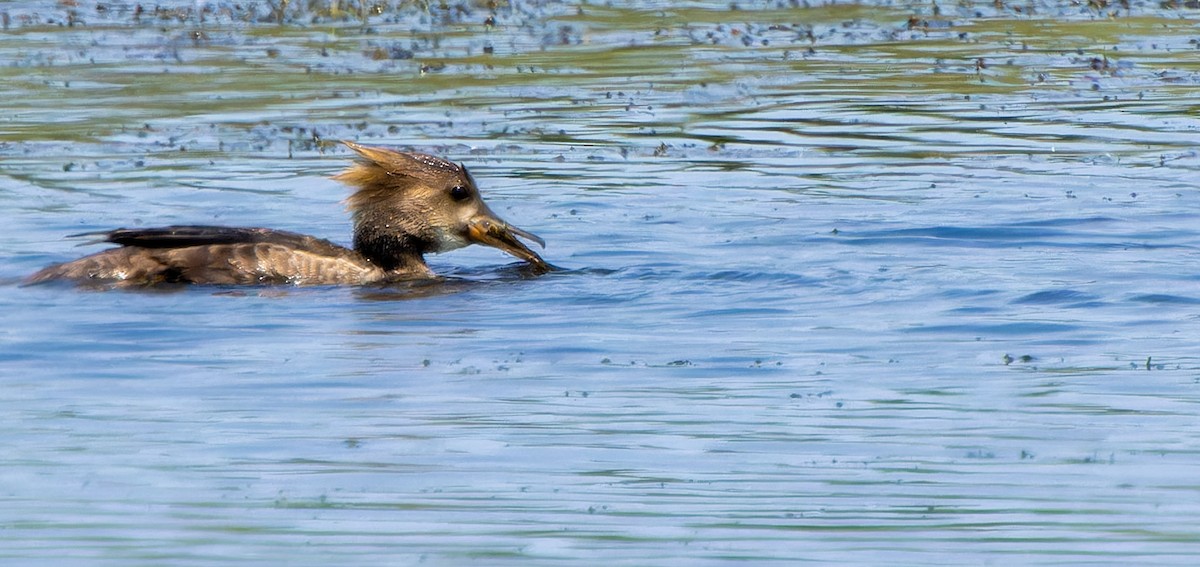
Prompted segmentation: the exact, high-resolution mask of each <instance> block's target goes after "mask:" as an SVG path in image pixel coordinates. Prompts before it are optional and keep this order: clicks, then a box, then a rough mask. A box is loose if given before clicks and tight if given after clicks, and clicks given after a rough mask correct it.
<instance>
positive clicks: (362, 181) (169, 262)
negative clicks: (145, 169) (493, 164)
mask: <svg viewBox="0 0 1200 567" xmlns="http://www.w3.org/2000/svg"><path fill="white" fill-rule="evenodd" d="M343 143H344V144H346V146H347V147H349V148H350V149H352V150H354V151H355V152H356V153H357V154H358V156H359V160H358V161H357V163H355V164H354V165H352V166H351V167H350V168H348V169H346V170H345V171H343V172H342V173H340V174H338V175H336V176H335V177H334V179H337V180H339V181H342V182H344V183H346V184H347V185H350V186H352V187H354V188H355V189H356V190H355V192H354V193H353V194H352V195H350V197H349V198H348V199H347V200H346V203H347V208H349V210H350V212H351V215H352V218H353V223H354V248H353V249H349V248H345V247H343V246H339V245H337V244H334V243H332V242H329V241H328V240H323V239H320V238H316V237H313V236H306V235H303V234H297V233H294V232H286V231H282V230H271V229H267V228H237V227H221V226H168V227H162V228H148V229H124V228H122V229H117V230H113V231H109V232H101V233H95V235H96V236H99V237H100V238H99V240H98V241H99V242H109V243H113V244H119V245H120V247H119V248H111V249H108V250H104V251H102V252H97V253H95V254H92V255H90V256H85V257H83V258H80V259H78V260H74V261H71V262H67V263H64V264H57V265H54V266H50V267H47V268H45V269H43V270H41V271H39V272H37V273H35V274H33V275H32V276H30V277H29V278H28V279H27V280H26V283H28V284H34V283H41V282H46V281H52V280H75V281H81V282H83V281H90V282H103V283H112V284H115V285H121V286H134V285H153V284H158V283H193V284H224V285H248V284H293V285H361V284H371V283H383V282H389V281H399V280H404V279H413V278H428V277H433V272H431V271H430V270H429V267H428V266H426V265H425V259H424V255H425V254H427V253H431V252H446V251H449V250H454V249H456V248H461V247H463V246H467V245H469V244H484V245H487V246H493V247H495V248H499V249H500V250H503V251H505V252H508V253H509V254H512V255H513V256H516V257H518V258H521V259H522V260H525V261H526V262H529V264H531V265H532V267H533V268H534V270H536V271H538V272H547V271H550V270H552V269H554V268H553V266H551V265H549V264H547V263H546V262H545V261H544V260H542V258H541V257H540V256H538V255H537V253H535V252H534V251H532V250H530V249H529V248H528V247H527V246H525V245H524V244H523V243H521V241H519V240H517V238H516V237H517V236H521V237H523V238H526V239H528V240H532V241H534V242H537V243H538V244H541V245H543V246H545V243H544V242H542V239H540V238H538V237H537V236H535V235H533V234H531V233H528V232H525V231H523V230H521V229H519V228H516V227H514V226H511V225H509V224H508V223H506V222H504V221H503V220H501V219H500V218H499V217H498V216H496V214H495V213H493V212H492V211H491V210H490V209H488V206H487V204H485V203H484V202H483V199H482V198H481V197H480V195H479V189H478V187H476V186H475V180H474V179H472V178H471V174H470V173H469V172H468V171H467V170H466V168H464V167H463V166H462V165H458V164H454V163H451V162H449V161H446V160H444V159H441V158H438V157H434V156H431V155H426V154H418V153H407V152H401V151H397V150H393V149H389V148H381V147H369V146H362V145H359V144H356V143H353V142H343ZM76 236H85V235H76Z"/></svg>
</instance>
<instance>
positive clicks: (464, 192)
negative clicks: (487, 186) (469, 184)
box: [450, 185, 471, 201]
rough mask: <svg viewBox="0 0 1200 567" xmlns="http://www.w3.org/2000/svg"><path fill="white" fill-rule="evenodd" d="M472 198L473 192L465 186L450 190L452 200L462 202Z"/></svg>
mask: <svg viewBox="0 0 1200 567" xmlns="http://www.w3.org/2000/svg"><path fill="white" fill-rule="evenodd" d="M470 196H471V190H470V189H467V188H466V187H465V186H463V185H455V186H454V187H451V188H450V198H451V199H454V200H455V201H462V200H464V199H466V198H467V197H470Z"/></svg>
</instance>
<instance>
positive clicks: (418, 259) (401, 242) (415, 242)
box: [354, 226, 430, 272]
mask: <svg viewBox="0 0 1200 567" xmlns="http://www.w3.org/2000/svg"><path fill="white" fill-rule="evenodd" d="M429 249H430V243H428V242H426V241H425V240H424V239H421V238H419V237H416V236H413V235H411V234H405V233H402V232H385V231H380V230H373V229H371V228H370V227H363V226H359V227H356V229H355V231H354V250H355V251H356V252H358V253H359V254H362V256H363V257H364V258H366V259H367V260H368V261H370V262H371V263H372V264H375V265H376V266H379V267H380V268H381V269H382V270H384V271H385V272H408V271H420V272H426V271H428V270H429V268H427V267H426V266H425V258H424V254H425V251H427V250H429Z"/></svg>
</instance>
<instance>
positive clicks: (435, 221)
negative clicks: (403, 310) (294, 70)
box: [334, 142, 553, 271]
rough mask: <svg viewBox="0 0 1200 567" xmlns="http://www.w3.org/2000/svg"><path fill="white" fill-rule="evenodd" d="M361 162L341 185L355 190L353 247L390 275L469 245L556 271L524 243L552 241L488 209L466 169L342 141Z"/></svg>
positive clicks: (342, 175)
mask: <svg viewBox="0 0 1200 567" xmlns="http://www.w3.org/2000/svg"><path fill="white" fill-rule="evenodd" d="M342 143H343V144H345V145H346V147H348V148H350V149H351V150H354V152H355V153H357V154H358V156H359V160H358V161H357V162H356V163H355V164H354V165H353V166H351V167H350V168H349V169H347V170H346V171H343V172H342V173H340V174H338V175H336V176H334V179H336V180H338V181H341V182H343V183H346V184H347V185H350V186H352V187H354V188H355V192H354V193H353V194H352V195H350V197H349V198H348V199H347V200H346V203H347V206H348V208H349V209H350V212H351V214H352V215H353V220H354V248H355V250H358V251H359V253H361V254H363V256H365V257H367V258H368V259H370V260H371V261H372V262H374V263H375V264H376V265H378V266H379V267H381V268H383V269H385V270H395V269H401V268H403V267H404V266H405V265H407V264H410V263H412V262H414V261H415V262H417V263H418V264H419V265H422V266H423V265H424V261H423V260H422V259H421V256H422V255H423V254H426V253H431V252H448V251H450V250H454V249H457V248H462V247H464V246H467V245H469V244H483V245H486V246H491V247H494V248H499V249H500V250H503V251H505V252H507V253H509V254H512V255H513V256H516V257H517V258H520V259H522V260H525V261H526V262H529V263H530V264H531V265H533V266H534V267H535V268H537V269H538V270H541V271H550V270H552V269H553V267H552V266H550V265H549V264H547V263H546V261H545V260H542V258H541V256H538V255H537V253H536V252H534V251H533V250H530V249H529V247H528V246H526V245H525V244H524V243H523V242H521V241H520V240H518V239H517V237H518V236H519V237H521V238H525V239H527V240H530V241H532V242H536V243H537V244H538V245H540V246H542V247H543V248H544V247H545V246H546V243H545V242H544V241H543V240H542V239H541V238H538V237H537V236H536V235H534V234H533V233H530V232H527V231H524V230H521V229H519V228H517V227H515V226H512V225H510V224H508V223H507V222H505V221H504V220H503V219H501V218H500V217H499V216H497V215H496V213H494V212H492V210H491V209H489V208H488V206H487V203H484V202H483V198H482V197H481V196H480V195H479V188H478V187H477V186H476V185H475V180H474V179H473V178H472V177H471V174H470V172H468V171H467V169H466V168H465V167H463V166H462V165H460V164H455V163H452V162H449V161H446V160H444V159H442V158H439V157H435V156H431V155H427V154H419V153H409V152H401V151H398V150H393V149H390V148H382V147H372V146H363V145H360V144H356V143H354V142H342Z"/></svg>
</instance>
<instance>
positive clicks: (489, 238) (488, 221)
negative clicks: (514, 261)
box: [467, 218, 554, 272]
mask: <svg viewBox="0 0 1200 567" xmlns="http://www.w3.org/2000/svg"><path fill="white" fill-rule="evenodd" d="M518 236H520V237H521V238H524V239H526V240H529V241H532V242H536V243H538V245H539V246H541V247H543V248H545V247H546V241H544V240H542V239H541V238H540V237H538V236H537V235H536V234H533V233H532V232H528V231H524V230H521V229H519V228H517V227H515V226H509V224H508V223H506V222H504V221H502V220H499V219H495V218H481V219H476V220H473V221H471V222H470V224H468V225H467V238H468V239H469V240H470V241H471V242H474V243H476V244H483V245H484V246H491V247H492V248H499V249H500V250H503V251H505V252H507V253H509V254H512V255H513V256H516V257H517V258H520V259H522V260H525V261H526V262H529V263H530V264H531V265H533V266H534V267H535V268H537V269H538V270H541V271H544V272H549V271H551V270H553V269H554V266H551V265H550V264H547V263H546V261H545V260H543V259H542V257H541V256H538V255H537V252H534V251H533V250H530V249H529V247H528V246H525V243H524V242H521V241H520V240H517V237H518Z"/></svg>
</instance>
